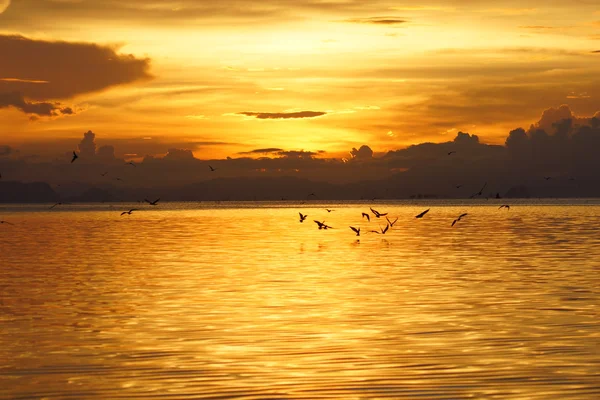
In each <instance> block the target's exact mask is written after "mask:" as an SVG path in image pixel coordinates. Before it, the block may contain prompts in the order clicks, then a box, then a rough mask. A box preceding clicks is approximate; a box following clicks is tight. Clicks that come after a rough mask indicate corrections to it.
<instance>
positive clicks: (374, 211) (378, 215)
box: [369, 207, 387, 218]
mask: <svg viewBox="0 0 600 400" xmlns="http://www.w3.org/2000/svg"><path fill="white" fill-rule="evenodd" d="M369 209H370V210H371V212H372V213H373V214H374V215H375V216H376V217H377V218H381V217H383V216H385V215H387V213H380V212H379V211H377V210H373V209H372V208H371V207H369Z"/></svg>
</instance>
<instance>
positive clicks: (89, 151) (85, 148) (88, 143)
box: [78, 131, 96, 158]
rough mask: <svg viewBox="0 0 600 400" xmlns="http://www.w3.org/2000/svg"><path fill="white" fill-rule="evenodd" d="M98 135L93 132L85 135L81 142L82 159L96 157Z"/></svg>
mask: <svg viewBox="0 0 600 400" xmlns="http://www.w3.org/2000/svg"><path fill="white" fill-rule="evenodd" d="M95 139H96V134H95V133H94V132H92V131H87V132H86V133H84V134H83V139H81V142H79V146H78V148H79V155H80V156H81V157H82V158H91V157H94V156H95V155H96V141H95Z"/></svg>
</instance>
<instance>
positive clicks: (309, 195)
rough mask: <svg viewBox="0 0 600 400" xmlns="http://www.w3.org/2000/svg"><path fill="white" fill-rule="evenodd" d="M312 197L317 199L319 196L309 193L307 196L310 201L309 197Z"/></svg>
mask: <svg viewBox="0 0 600 400" xmlns="http://www.w3.org/2000/svg"><path fill="white" fill-rule="evenodd" d="M311 196H312V197H317V195H316V194H314V193H309V194H308V195H307V196H306V198H307V199H308V198H309V197H311Z"/></svg>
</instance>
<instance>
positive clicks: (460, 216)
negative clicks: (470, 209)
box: [458, 213, 469, 220]
mask: <svg viewBox="0 0 600 400" xmlns="http://www.w3.org/2000/svg"><path fill="white" fill-rule="evenodd" d="M467 215H469V214H467V213H463V214H460V215H459V216H458V219H459V220H460V219H461V218H463V217H466V216H467Z"/></svg>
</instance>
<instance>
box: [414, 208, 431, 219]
mask: <svg viewBox="0 0 600 400" xmlns="http://www.w3.org/2000/svg"><path fill="white" fill-rule="evenodd" d="M429 210H431V209H430V208H428V209H427V210H425V211H423V212H422V213H421V214H419V215H416V216H415V218H423V216H424V215H425V214H427V213H428V212H429Z"/></svg>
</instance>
